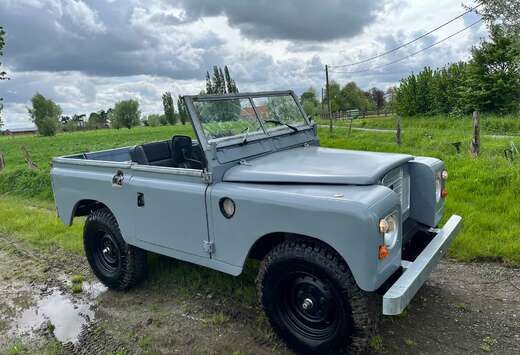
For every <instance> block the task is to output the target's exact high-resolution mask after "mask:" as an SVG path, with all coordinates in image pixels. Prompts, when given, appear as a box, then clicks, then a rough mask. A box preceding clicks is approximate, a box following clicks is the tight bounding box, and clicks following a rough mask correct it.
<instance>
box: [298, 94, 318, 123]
mask: <svg viewBox="0 0 520 355" xmlns="http://www.w3.org/2000/svg"><path fill="white" fill-rule="evenodd" d="M300 103H301V104H302V106H303V109H304V111H305V112H306V113H307V115H309V116H311V117H312V116H314V115H316V114H318V113H319V105H320V103H319V101H318V99H317V98H316V90H314V88H312V87H310V88H308V89H307V91H305V92H304V93H303V94H302V95H301V96H300Z"/></svg>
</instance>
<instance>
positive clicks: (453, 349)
mask: <svg viewBox="0 0 520 355" xmlns="http://www.w3.org/2000/svg"><path fill="white" fill-rule="evenodd" d="M165 262H169V261H168V260H166V261H165ZM85 265H86V264H85V261H84V260H83V258H82V257H79V256H76V255H70V254H65V253H63V252H60V251H59V250H54V251H51V252H50V253H45V254H42V253H41V252H38V251H35V250H30V249H28V248H26V247H22V246H20V245H19V244H18V243H17V242H15V241H13V240H11V239H9V238H4V237H0V293H1V294H2V297H1V299H0V353H6V352H7V350H8V349H9V348H10V347H12V346H14V344H17V346H22V347H23V348H24V349H26V350H27V352H28V353H30V352H34V351H45V350H46V349H49V348H52V349H55V348H56V347H59V348H60V349H61V351H63V352H65V353H81V354H87V353H108V352H113V353H115V352H117V351H126V353H129V354H134V353H136V354H146V353H163V354H166V353H180V354H186V353H190V354H191V353H196V354H197V353H212V354H230V353H233V352H236V353H238V354H240V353H247V354H250V353H251V354H273V353H274V354H289V353H290V352H289V351H288V350H287V349H286V348H285V347H284V346H283V344H282V343H281V342H280V341H279V340H277V339H276V337H275V336H274V335H273V334H272V332H271V331H270V328H269V326H268V325H267V323H266V321H265V319H264V318H263V317H262V314H261V312H260V311H259V310H258V309H257V308H255V307H248V306H245V305H240V304H234V303H233V302H231V301H230V300H229V298H228V297H226V294H225V290H224V292H223V290H221V289H216V288H215V289H212V288H214V287H216V286H212V285H208V288H207V289H205V291H201V292H186V290H178V289H177V288H176V285H175V280H171V281H164V279H163V280H162V281H161V282H160V283H159V282H154V281H149V282H146V283H145V284H143V285H142V286H140V287H138V288H136V289H135V290H132V291H130V292H126V293H116V292H112V291H106V290H105V289H104V288H103V287H101V286H100V285H99V284H98V283H96V282H95V280H94V279H93V278H92V276H91V275H90V273H89V271H88V269H87V268H86V266H85ZM151 272H160V270H152V271H151ZM75 274H83V275H86V279H85V281H84V282H83V292H82V293H79V294H73V293H72V291H71V290H72V288H71V276H72V275H75ZM49 305H50V306H49ZM45 307H47V308H45ZM67 307H69V308H70V309H69V308H67ZM53 309H59V310H60V311H61V312H57V314H55V313H56V312H55V313H52V310H53ZM34 310H37V311H38V312H37V314H38V315H39V316H38V317H40V316H41V317H42V321H41V322H40V323H41V324H36V323H38V322H35V319H32V318H35V317H36V316H34V314H36V313H34V312H33V311H34ZM31 312H33V313H31ZM64 314H67V315H70V314H72V315H74V314H76V315H77V317H76V318H71V317H65V319H64V318H63V317H62V316H63V315H64ZM31 317H32V318H31ZM60 317H61V318H60ZM38 319H39V318H38ZM63 322H65V323H63ZM67 322H69V323H67ZM49 324H51V325H49ZM63 324H66V327H65V329H64V328H63ZM27 325H30V326H31V327H28V326H27ZM64 331H66V332H65V333H64ZM378 334H379V335H378V336H377V337H376V338H374V339H373V341H372V343H371V353H372V354H485V353H492V354H508V355H509V354H520V270H519V269H513V268H507V267H504V266H502V265H498V264H466V263H458V262H454V261H451V260H445V261H443V262H442V263H441V264H440V265H439V267H438V269H437V270H436V271H435V272H434V273H433V274H432V276H431V278H430V280H429V281H428V282H427V284H426V285H425V286H424V287H423V288H422V289H421V290H420V291H419V293H418V294H417V296H416V298H415V299H414V301H413V302H412V304H411V305H410V306H409V307H408V308H407V309H406V311H405V313H404V314H402V315H401V316H398V317H385V318H384V319H383V320H382V322H381V326H380V329H379V331H378ZM67 337H68V338H67Z"/></svg>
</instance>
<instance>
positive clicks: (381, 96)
mask: <svg viewBox="0 0 520 355" xmlns="http://www.w3.org/2000/svg"><path fill="white" fill-rule="evenodd" d="M368 93H369V96H370V99H371V100H372V102H373V103H374V105H375V106H376V109H377V111H381V110H382V109H383V108H384V107H385V104H386V100H385V92H384V91H383V90H381V89H378V88H372V89H370V90H369V91H368Z"/></svg>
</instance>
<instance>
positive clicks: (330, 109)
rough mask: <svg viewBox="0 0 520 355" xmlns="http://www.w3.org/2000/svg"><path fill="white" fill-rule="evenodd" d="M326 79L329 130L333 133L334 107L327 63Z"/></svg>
mask: <svg viewBox="0 0 520 355" xmlns="http://www.w3.org/2000/svg"><path fill="white" fill-rule="evenodd" d="M325 81H326V82H327V104H328V105H329V131H330V134H331V135H332V108H331V105H330V85H329V66H328V65H327V64H325Z"/></svg>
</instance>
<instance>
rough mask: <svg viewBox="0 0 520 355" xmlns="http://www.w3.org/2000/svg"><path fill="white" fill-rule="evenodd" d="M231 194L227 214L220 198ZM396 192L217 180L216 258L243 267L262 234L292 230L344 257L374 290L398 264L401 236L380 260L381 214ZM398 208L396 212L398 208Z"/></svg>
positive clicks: (393, 206)
mask: <svg viewBox="0 0 520 355" xmlns="http://www.w3.org/2000/svg"><path fill="white" fill-rule="evenodd" d="M223 197H228V198H231V199H232V200H233V201H234V202H235V205H236V212H235V215H234V216H233V217H232V218H230V219H228V218H225V217H224V216H223V215H222V213H221V211H220V209H219V201H220V199H221V198H223ZM399 209H400V203H399V198H398V196H397V194H395V193H394V192H393V191H392V190H390V189H388V188H386V187H384V186H334V185H333V186H331V185H327V186H325V185H269V184H241V183H217V184H215V185H213V186H212V187H211V189H210V199H209V206H208V211H209V213H210V226H209V227H210V228H209V230H210V236H211V238H212V240H213V241H214V243H215V253H214V256H213V257H214V259H216V261H219V262H222V263H225V264H229V265H232V266H234V267H237V268H240V269H241V268H242V265H243V264H244V262H245V259H246V257H247V256H248V253H249V251H250V250H251V248H252V247H253V245H254V243H255V242H256V241H257V240H258V239H259V238H261V237H263V236H266V235H269V234H272V233H291V234H299V235H304V236H309V237H313V238H316V239H319V240H321V241H323V242H325V243H327V244H329V245H330V246H331V247H332V248H334V249H335V250H336V251H337V252H338V253H339V254H340V255H341V256H342V257H343V258H344V259H345V261H346V262H347V264H348V265H349V267H350V269H351V270H352V273H353V275H354V278H355V279H356V281H357V283H358V285H359V286H360V287H361V288H362V289H364V290H366V291H374V290H376V289H377V288H378V287H379V286H380V285H381V284H382V283H383V282H384V281H385V280H386V279H387V278H388V277H389V276H390V275H391V274H392V273H393V272H395V271H396V270H397V269H398V268H399V267H400V263H401V241H400V239H401V237H399V242H398V244H397V245H396V246H395V248H393V249H392V250H391V254H390V256H389V257H387V258H386V259H384V260H383V261H380V260H379V259H378V248H379V245H381V243H382V242H383V241H382V237H381V235H380V234H379V231H378V230H377V225H378V221H379V219H380V218H383V217H385V216H387V215H388V214H390V213H392V212H393V211H399ZM399 212H400V211H399Z"/></svg>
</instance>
